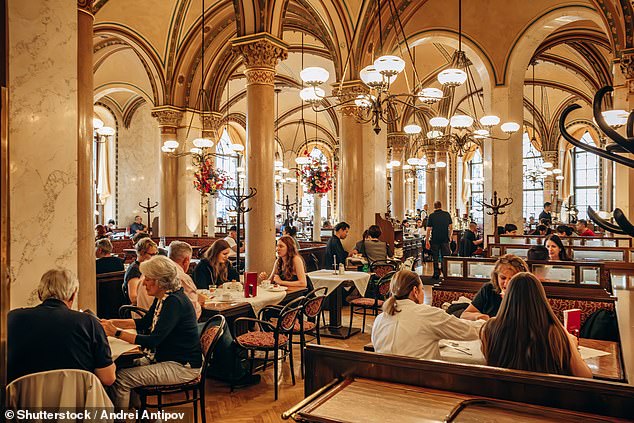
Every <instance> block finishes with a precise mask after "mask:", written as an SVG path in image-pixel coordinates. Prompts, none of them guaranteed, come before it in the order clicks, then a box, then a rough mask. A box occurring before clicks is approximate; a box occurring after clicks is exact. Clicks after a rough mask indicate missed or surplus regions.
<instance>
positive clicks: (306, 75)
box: [299, 66, 330, 86]
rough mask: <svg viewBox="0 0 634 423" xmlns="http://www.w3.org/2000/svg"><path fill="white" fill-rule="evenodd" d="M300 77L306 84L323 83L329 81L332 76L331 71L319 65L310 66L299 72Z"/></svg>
mask: <svg viewBox="0 0 634 423" xmlns="http://www.w3.org/2000/svg"><path fill="white" fill-rule="evenodd" d="M299 77H300V78H302V81H304V83H305V84H306V85H312V86H315V85H321V84H323V83H324V82H326V81H328V78H329V77H330V73H328V71H327V70H326V69H324V68H320V67H318V66H312V67H309V68H305V69H303V70H302V71H301V72H300V73H299Z"/></svg>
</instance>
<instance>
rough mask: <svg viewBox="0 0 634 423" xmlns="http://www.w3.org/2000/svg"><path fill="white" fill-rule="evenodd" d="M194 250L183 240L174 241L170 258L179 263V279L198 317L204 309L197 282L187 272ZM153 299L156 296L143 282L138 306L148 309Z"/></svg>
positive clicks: (170, 249)
mask: <svg viewBox="0 0 634 423" xmlns="http://www.w3.org/2000/svg"><path fill="white" fill-rule="evenodd" d="M192 252H193V250H192V247H191V245H189V244H188V243H186V242H183V241H172V243H171V244H170V245H169V258H170V259H171V260H172V261H173V262H174V263H176V264H177V265H178V266H177V270H178V279H179V280H180V283H181V286H182V287H183V290H184V291H185V295H187V297H189V299H190V300H191V302H192V305H193V306H194V311H195V312H196V319H198V318H199V317H200V313H201V312H202V309H201V307H200V303H199V302H198V293H197V292H196V284H194V281H193V280H192V278H191V276H189V275H188V274H187V271H188V270H189V263H190V261H191V259H192ZM152 301H154V298H152V297H151V296H149V295H148V293H147V290H146V289H145V286H144V285H143V284H141V286H139V289H138V291H137V306H139V307H141V308H144V309H148V308H150V306H151V305H152Z"/></svg>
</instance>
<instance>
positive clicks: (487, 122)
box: [480, 115, 500, 127]
mask: <svg viewBox="0 0 634 423" xmlns="http://www.w3.org/2000/svg"><path fill="white" fill-rule="evenodd" d="M499 123H500V118H499V117H497V116H495V115H487V116H482V117H481V118H480V125H482V126H488V127H491V126H495V125H498V124H499Z"/></svg>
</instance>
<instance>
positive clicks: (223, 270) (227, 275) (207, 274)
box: [194, 239, 240, 289]
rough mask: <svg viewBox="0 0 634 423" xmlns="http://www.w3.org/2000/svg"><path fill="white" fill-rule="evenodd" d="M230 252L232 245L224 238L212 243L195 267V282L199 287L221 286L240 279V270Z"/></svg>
mask: <svg viewBox="0 0 634 423" xmlns="http://www.w3.org/2000/svg"><path fill="white" fill-rule="evenodd" d="M230 254H231V247H230V246H229V243H228V242H227V241H225V240H224V239H219V240H218V241H216V242H214V243H213V244H211V247H209V249H207V251H205V255H204V258H203V259H202V260H200V261H199V262H198V264H197V265H196V268H195V269H194V283H195V284H196V287H197V288H198V289H209V286H211V285H215V286H220V285H222V284H223V283H225V282H231V281H237V280H239V279H240V275H239V274H238V271H237V270H236V269H235V267H233V266H232V265H231V262H230V261H229V255H230Z"/></svg>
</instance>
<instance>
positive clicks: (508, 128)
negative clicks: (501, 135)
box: [500, 122, 520, 134]
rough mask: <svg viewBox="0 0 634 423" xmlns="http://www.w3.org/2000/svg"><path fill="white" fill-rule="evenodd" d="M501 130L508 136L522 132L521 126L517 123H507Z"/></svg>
mask: <svg viewBox="0 0 634 423" xmlns="http://www.w3.org/2000/svg"><path fill="white" fill-rule="evenodd" d="M500 129H501V130H502V132H506V133H507V134H513V133H515V132H517V131H519V130H520V125H519V124H518V123H516V122H505V123H503V124H502V126H500Z"/></svg>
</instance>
